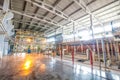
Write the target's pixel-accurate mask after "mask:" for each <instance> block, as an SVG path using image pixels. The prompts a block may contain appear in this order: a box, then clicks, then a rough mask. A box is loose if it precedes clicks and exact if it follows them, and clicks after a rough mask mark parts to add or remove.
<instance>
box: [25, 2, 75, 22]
mask: <svg viewBox="0 0 120 80" xmlns="http://www.w3.org/2000/svg"><path fill="white" fill-rule="evenodd" d="M26 1H28V2H30V3H32V4H34V5H36V6H37V7H40V8H43V9H45V10H47V11H49V12H51V13H53V14H55V15H57V16H59V17H61V18H64V19H67V20H68V21H71V22H75V21H74V20H72V19H71V18H70V17H69V16H68V15H66V14H65V13H63V12H62V11H60V10H58V9H56V8H55V7H54V6H51V5H49V4H46V3H44V2H43V1H40V0H34V1H33V0H26Z"/></svg>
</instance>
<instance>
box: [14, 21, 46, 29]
mask: <svg viewBox="0 0 120 80" xmlns="http://www.w3.org/2000/svg"><path fill="white" fill-rule="evenodd" d="M13 21H14V22H16V23H23V24H26V25H30V26H34V27H35V26H36V25H34V24H29V23H27V22H23V21H16V20H13ZM39 27H40V28H43V29H48V28H46V27H41V26H40V25H39Z"/></svg>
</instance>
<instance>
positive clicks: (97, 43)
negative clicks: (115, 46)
mask: <svg viewBox="0 0 120 80" xmlns="http://www.w3.org/2000/svg"><path fill="white" fill-rule="evenodd" d="M96 45H97V53H98V61H99V66H101V62H100V51H99V42H98V40H96Z"/></svg>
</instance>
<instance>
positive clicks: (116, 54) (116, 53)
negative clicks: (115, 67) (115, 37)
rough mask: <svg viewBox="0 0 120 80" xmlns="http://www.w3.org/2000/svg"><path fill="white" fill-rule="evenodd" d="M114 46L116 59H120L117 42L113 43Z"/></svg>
mask: <svg viewBox="0 0 120 80" xmlns="http://www.w3.org/2000/svg"><path fill="white" fill-rule="evenodd" d="M113 47H114V54H115V60H118V51H117V45H116V42H114V43H113Z"/></svg>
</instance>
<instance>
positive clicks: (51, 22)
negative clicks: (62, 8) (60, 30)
mask: <svg viewBox="0 0 120 80" xmlns="http://www.w3.org/2000/svg"><path fill="white" fill-rule="evenodd" d="M10 11H11V12H13V13H16V14H18V15H23V16H26V17H29V18H33V19H36V20H38V21H42V22H46V23H49V24H52V25H55V26H62V25H60V24H58V23H55V22H53V21H47V20H45V19H40V18H38V17H33V16H30V15H28V14H26V13H22V12H19V11H15V10H10Z"/></svg>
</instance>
